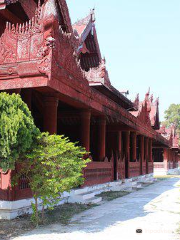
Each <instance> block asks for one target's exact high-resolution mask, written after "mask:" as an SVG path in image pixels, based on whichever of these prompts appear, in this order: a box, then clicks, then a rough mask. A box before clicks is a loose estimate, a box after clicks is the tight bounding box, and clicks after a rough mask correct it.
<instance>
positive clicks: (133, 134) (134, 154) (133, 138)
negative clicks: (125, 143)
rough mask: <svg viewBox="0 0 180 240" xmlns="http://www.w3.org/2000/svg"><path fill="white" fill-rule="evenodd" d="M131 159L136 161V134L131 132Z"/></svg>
mask: <svg viewBox="0 0 180 240" xmlns="http://www.w3.org/2000/svg"><path fill="white" fill-rule="evenodd" d="M131 134H132V157H133V160H136V159H137V156H136V146H137V135H136V132H132V133H131Z"/></svg>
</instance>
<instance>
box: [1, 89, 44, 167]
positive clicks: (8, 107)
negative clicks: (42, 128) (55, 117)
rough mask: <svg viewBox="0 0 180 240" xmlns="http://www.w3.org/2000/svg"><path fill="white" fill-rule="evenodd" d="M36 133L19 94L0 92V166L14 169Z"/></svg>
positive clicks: (29, 113) (32, 141)
mask: <svg viewBox="0 0 180 240" xmlns="http://www.w3.org/2000/svg"><path fill="white" fill-rule="evenodd" d="M38 134H39V130H38V128H36V126H35V125H34V121H33V118H32V116H31V112H30V111H29V109H28V107H27V105H26V104H25V103H24V102H23V101H22V99H21V97H20V95H18V94H12V95H10V94H7V93H0V168H2V169H3V170H4V171H6V170H8V169H14V167H15V162H16V160H17V159H18V158H19V157H20V156H21V155H22V154H24V153H25V152H26V151H27V150H28V149H30V148H31V147H32V144H33V143H34V142H35V139H36V137H37V135H38Z"/></svg>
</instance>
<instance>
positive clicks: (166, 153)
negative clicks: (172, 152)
mask: <svg viewBox="0 0 180 240" xmlns="http://www.w3.org/2000/svg"><path fill="white" fill-rule="evenodd" d="M163 162H164V168H165V170H168V149H167V148H164V149H163Z"/></svg>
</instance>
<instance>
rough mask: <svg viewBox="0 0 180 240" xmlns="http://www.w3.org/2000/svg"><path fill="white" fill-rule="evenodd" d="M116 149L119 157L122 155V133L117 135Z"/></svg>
mask: <svg viewBox="0 0 180 240" xmlns="http://www.w3.org/2000/svg"><path fill="white" fill-rule="evenodd" d="M117 149H118V153H119V154H120V155H121V154H122V132H121V131H119V132H118V133H117ZM121 157H122V156H121Z"/></svg>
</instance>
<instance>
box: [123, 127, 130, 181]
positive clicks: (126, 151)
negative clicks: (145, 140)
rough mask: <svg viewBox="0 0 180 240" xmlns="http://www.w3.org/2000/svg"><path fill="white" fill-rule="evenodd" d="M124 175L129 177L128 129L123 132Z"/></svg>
mask: <svg viewBox="0 0 180 240" xmlns="http://www.w3.org/2000/svg"><path fill="white" fill-rule="evenodd" d="M124 144H125V177H126V178H129V161H130V131H126V132H125V143H124Z"/></svg>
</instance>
